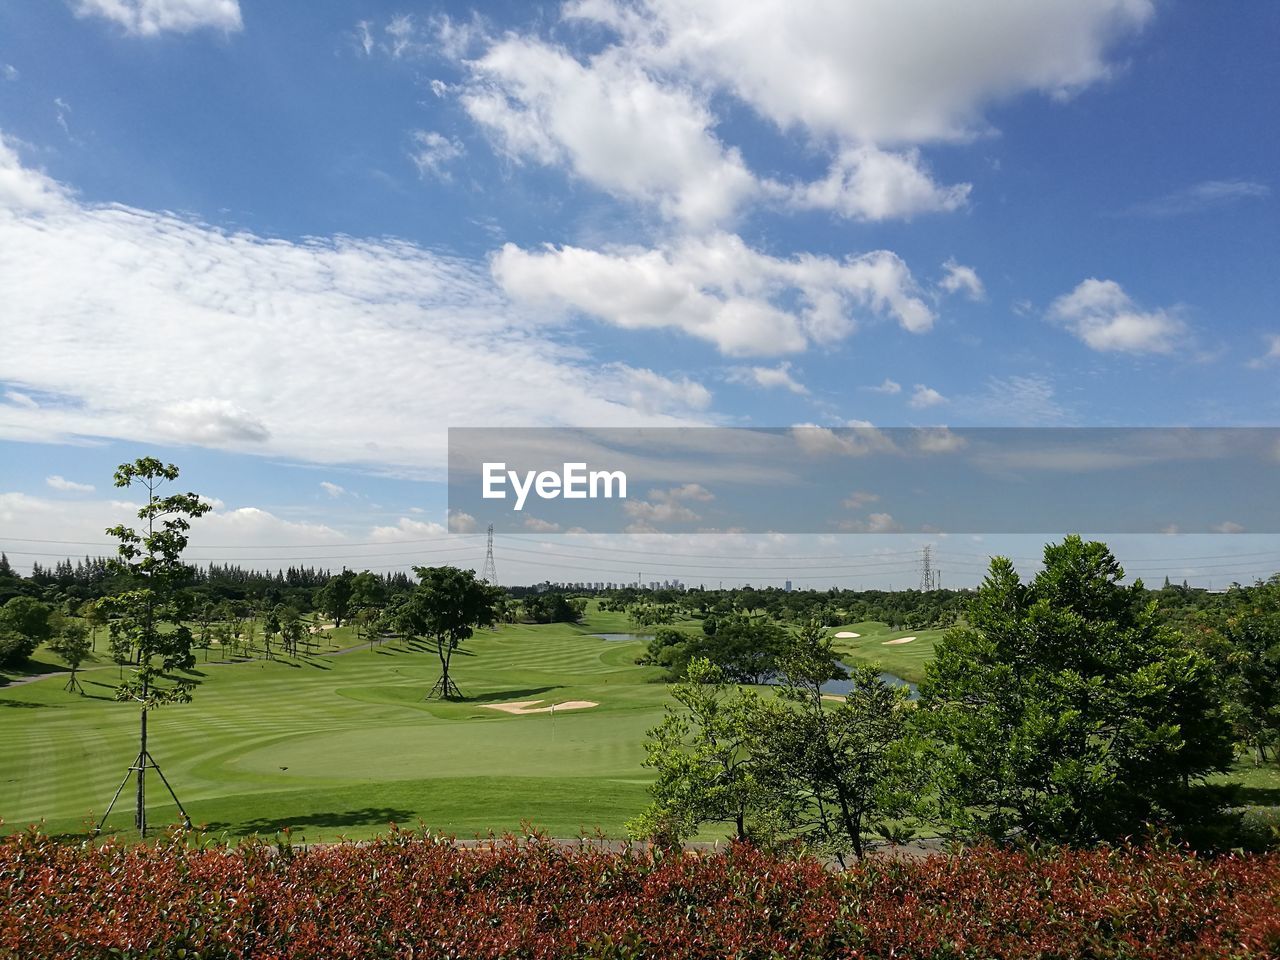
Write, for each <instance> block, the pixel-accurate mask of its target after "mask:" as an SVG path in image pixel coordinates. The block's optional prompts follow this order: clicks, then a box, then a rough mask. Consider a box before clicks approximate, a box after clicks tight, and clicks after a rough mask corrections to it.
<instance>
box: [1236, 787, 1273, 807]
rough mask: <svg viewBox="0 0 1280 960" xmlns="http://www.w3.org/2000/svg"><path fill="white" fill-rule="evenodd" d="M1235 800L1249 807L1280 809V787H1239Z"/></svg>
mask: <svg viewBox="0 0 1280 960" xmlns="http://www.w3.org/2000/svg"><path fill="white" fill-rule="evenodd" d="M1233 799H1234V801H1235V802H1236V803H1239V804H1241V805H1243V806H1247V807H1280V787H1246V786H1237V787H1236V790H1235V793H1234V798H1233Z"/></svg>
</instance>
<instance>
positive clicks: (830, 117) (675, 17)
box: [566, 0, 1155, 144]
mask: <svg viewBox="0 0 1280 960" xmlns="http://www.w3.org/2000/svg"><path fill="white" fill-rule="evenodd" d="M1154 10H1155V5H1154V3H1153V2H1152V0H1038V2H1036V3H1024V2H1021V0H973V2H969V3H953V2H950V0H868V2H860V3H849V2H847V0H812V2H806V3H779V2H776V0H634V2H624V0H576V2H572V3H570V4H568V6H567V7H566V13H567V15H568V16H570V17H573V18H577V19H581V20H589V21H593V22H595V23H597V24H600V25H603V26H605V27H607V28H609V29H611V30H613V31H615V32H616V33H617V34H618V35H619V37H621V38H622V42H624V43H625V44H626V45H627V47H628V48H629V49H631V50H632V51H634V53H633V55H634V56H636V57H637V58H640V59H643V61H644V62H645V63H646V64H649V65H650V66H651V69H654V70H665V71H668V72H669V73H671V74H675V75H678V76H683V77H691V78H695V79H696V80H697V81H699V82H701V83H704V84H707V85H712V86H714V87H715V88H718V89H722V90H724V91H727V92H729V93H730V94H732V95H734V96H736V97H737V98H739V99H740V100H742V101H744V102H746V103H748V104H750V105H751V106H752V107H753V108H754V109H755V110H756V111H757V112H758V113H760V114H761V115H762V116H763V117H765V118H767V119H769V120H771V121H773V122H774V123H776V124H777V125H778V126H779V127H782V128H784V129H789V128H800V129H803V130H805V131H807V132H809V133H810V134H812V135H815V136H818V137H833V138H836V139H838V140H841V141H843V142H845V143H849V144H866V143H880V144H883V143H895V142H897V143H907V142H915V143H920V142H925V141H929V140H951V139H957V138H963V137H968V136H972V135H974V134H975V133H979V132H982V131H983V130H984V129H986V123H985V121H984V120H983V116H982V115H983V110H984V108H985V107H986V106H987V105H988V104H991V103H994V102H999V101H1003V100H1007V99H1009V98H1011V97H1014V96H1016V95H1019V94H1023V93H1027V92H1040V93H1045V94H1049V95H1051V96H1055V97H1063V96H1068V95H1070V94H1072V93H1073V92H1075V91H1077V90H1080V89H1082V88H1083V87H1086V86H1088V85H1089V84H1092V83H1095V82H1097V81H1099V80H1101V79H1105V78H1106V77H1107V76H1108V75H1109V73H1110V69H1111V68H1110V65H1109V62H1108V54H1109V52H1110V49H1111V48H1112V46H1113V45H1114V44H1115V42H1116V41H1117V40H1119V39H1121V38H1123V37H1125V36H1129V35H1132V34H1133V33H1135V32H1136V31H1138V30H1139V29H1140V28H1141V27H1142V26H1143V25H1145V24H1146V23H1147V21H1148V20H1149V19H1150V18H1151V16H1152V15H1153V13H1154ZM922 24H928V29H922V27H921V25H922Z"/></svg>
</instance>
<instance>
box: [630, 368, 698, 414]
mask: <svg viewBox="0 0 1280 960" xmlns="http://www.w3.org/2000/svg"><path fill="white" fill-rule="evenodd" d="M612 369H614V370H615V371H616V372H617V376H618V380H617V383H618V387H619V390H618V400H619V402H622V403H626V404H628V405H629V406H631V407H632V408H634V409H636V410H639V411H641V412H642V413H648V414H661V413H681V414H694V413H695V412H697V411H701V410H706V409H707V408H708V407H709V406H711V391H710V390H708V389H707V388H706V387H704V386H703V385H702V384H700V383H698V382H697V381H696V380H690V379H689V378H688V377H675V378H673V377H664V376H663V375H662V374H660V373H655V372H654V371H652V370H648V369H644V368H636V367H628V366H626V365H625V364H614V365H613V366H612Z"/></svg>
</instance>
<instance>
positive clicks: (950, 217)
mask: <svg viewBox="0 0 1280 960" xmlns="http://www.w3.org/2000/svg"><path fill="white" fill-rule="evenodd" d="M1278 39H1280V10H1277V8H1276V6H1275V5H1274V4H1269V3H1265V2H1244V3H1239V4H1233V5H1231V7H1230V10H1229V13H1227V12H1224V9H1223V8H1222V7H1221V6H1219V5H1215V4H1201V3H1191V2H1147V0H1039V2H1036V3H1030V4H1028V3H1025V2H1021V0H981V2H976V0H975V2H973V3H969V4H965V5H956V4H952V3H947V2H942V0H911V2H889V0H866V2H860V3H848V2H839V3H835V2H833V3H818V2H814V3H809V4H785V3H768V2H759V0H738V2H733V3H730V2H727V0H698V2H680V3H675V2H666V0H637V2H627V3H622V2H615V0H578V2H574V3H568V4H565V5H556V4H548V5H545V6H541V7H531V6H529V5H527V4H485V5H465V4H457V5H455V4H421V3H408V4H406V3H378V2H342V3H340V2H316V3H311V4H308V5H306V12H305V14H302V13H300V12H299V8H298V7H296V6H294V5H286V4H279V3H266V2H254V0H240V2H237V0H66V2H64V0H48V2H36V0H27V2H17V3H10V4H6V5H4V7H3V8H0V291H2V292H3V295H2V296H0V546H2V547H5V548H6V549H9V548H10V547H12V548H13V549H12V550H11V552H13V553H15V554H16V553H17V548H18V547H19V546H21V545H22V544H26V545H27V546H28V547H33V546H34V547H36V548H37V549H30V550H28V551H25V552H26V553H27V554H28V555H29V556H28V557H27V559H31V558H32V557H34V555H35V554H38V553H55V552H57V550H58V549H60V548H61V546H62V545H60V544H49V543H46V544H43V545H41V544H38V543H37V542H36V541H39V540H42V539H43V540H53V541H60V540H83V541H90V543H86V544H85V546H86V547H88V548H92V546H93V543H92V542H93V541H99V540H100V539H101V537H100V535H99V533H98V531H100V529H101V528H102V527H103V526H105V524H106V523H107V522H114V521H115V520H116V519H118V515H119V511H120V507H119V506H118V505H113V503H112V498H113V497H114V496H115V494H114V493H113V492H112V491H111V489H110V482H109V477H110V472H111V468H112V466H113V465H114V464H115V463H117V462H119V461H120V460H122V459H129V458H132V457H134V456H136V455H139V454H140V453H143V452H155V453H157V454H158V455H162V456H165V457H166V458H168V459H172V460H175V461H177V462H178V463H179V464H180V465H182V466H183V467H184V471H185V475H186V477H187V478H188V479H189V481H190V485H191V486H193V487H195V488H197V489H199V490H201V491H202V492H207V493H208V494H209V495H210V496H211V497H214V498H216V499H217V500H218V501H219V503H220V507H219V509H218V510H217V511H215V513H214V514H212V515H211V519H210V520H209V521H208V530H207V531H206V533H205V534H203V536H204V540H203V541H197V542H203V543H207V544H210V545H212V544H219V545H226V549H224V550H222V551H220V552H219V551H217V550H215V549H213V547H212V546H210V547H209V548H208V549H207V550H206V551H205V552H204V554H203V555H205V556H214V555H218V556H223V557H228V558H232V557H234V558H236V559H245V560H247V559H248V558H250V557H268V556H270V557H271V558H272V559H273V560H274V558H275V557H277V556H284V555H289V556H294V555H296V556H308V557H310V556H331V557H334V558H341V559H338V560H337V562H336V563H335V565H339V564H340V563H342V562H347V561H346V558H347V557H348V556H356V555H358V556H360V557H363V558H367V559H368V562H369V564H370V565H374V566H378V565H382V566H388V567H390V566H395V565H399V564H403V563H405V562H408V561H406V560H405V559H403V555H404V554H406V553H407V552H408V551H409V550H410V549H411V548H416V547H418V546H419V545H420V544H421V545H423V546H424V548H425V544H426V541H428V540H433V539H434V538H437V537H439V536H440V535H441V533H442V532H443V531H442V527H441V524H442V523H443V522H444V510H445V504H444V487H443V484H441V483H440V482H439V480H440V478H441V475H442V472H443V467H444V453H445V429H446V428H447V427H448V426H451V425H452V426H539V425H557V426H565V425H568V426H591V427H618V426H667V425H683V424H718V425H743V426H770V427H777V426H791V425H796V424H817V425H820V426H829V427H840V426H846V425H849V424H851V423H854V424H858V423H872V424H875V425H877V426H890V425H912V426H917V425H940V424H945V425H950V426H976V425H1022V426H1026V425H1029V426H1099V425H1139V426H1146V425H1184V424H1185V425H1196V426H1241V425H1272V424H1275V423H1276V422H1277V420H1280V392H1277V390H1276V377H1277V373H1278V372H1280V315H1278V314H1277V306H1276V305H1277V303H1280V272H1278V271H1277V270H1276V269H1275V264H1276V256H1277V252H1278V251H1280V215H1278V212H1277V202H1278V201H1277V197H1276V193H1275V191H1276V189H1277V186H1278V185H1277V183H1276V182H1275V177H1276V171H1277V170H1278V169H1280V162H1278V161H1280V126H1278V125H1277V124H1276V123H1275V122H1274V104H1275V103H1276V102H1277V101H1278V100H1280V60H1278V59H1277V58H1276V57H1275V55H1274V51H1275V48H1276V42H1277V40H1278ZM49 478H62V481H64V482H62V483H61V484H59V483H57V482H54V483H51V482H50V479H49ZM68 482H69V483H70V484H71V486H68ZM322 484H328V485H329V486H328V487H325V486H322ZM75 485H79V486H82V487H83V486H93V487H94V489H93V490H91V491H90V490H84V489H76V488H75ZM336 488H341V489H340V490H338V489H336ZM480 522H481V523H482V522H483V518H480ZM6 538H8V539H6ZM1251 539H1253V538H1248V537H1245V538H1239V537H1237V538H1232V539H1231V542H1229V543H1227V544H1226V545H1225V546H1223V545H1222V541H1219V540H1213V541H1212V542H1213V544H1214V546H1212V547H1209V546H1206V545H1205V543H1204V542H1201V541H1199V540H1197V539H1196V538H1185V539H1184V538H1163V539H1162V540H1161V541H1160V542H1158V543H1149V544H1145V545H1143V544H1141V543H1139V542H1138V541H1135V542H1134V544H1133V545H1132V546H1131V549H1132V550H1133V556H1134V557H1135V559H1136V561H1137V562H1147V563H1150V564H1151V569H1152V571H1155V570H1156V569H1157V568H1158V565H1157V563H1156V561H1157V560H1164V559H1168V558H1170V557H1173V556H1175V555H1177V556H1179V557H1183V558H1193V559H1194V558H1203V557H1212V558H1214V560H1216V559H1217V558H1218V556H1219V555H1224V554H1230V553H1232V552H1233V551H1234V552H1241V551H1244V552H1247V553H1250V554H1251V555H1253V557H1252V558H1251V559H1250V560H1249V563H1248V564H1245V565H1244V566H1243V567H1242V568H1241V572H1242V573H1243V572H1248V573H1253V572H1255V567H1258V565H1260V564H1264V563H1270V559H1268V558H1267V557H1265V556H1264V554H1265V551H1267V550H1276V552H1275V554H1274V559H1275V563H1274V565H1273V566H1274V567H1280V550H1277V549H1276V545H1275V542H1274V541H1273V540H1265V542H1264V541H1262V540H1254V541H1253V542H1251V543H1249V544H1247V545H1246V544H1245V543H1243V540H1251ZM405 541H409V543H408V545H407V546H404V547H402V548H397V550H396V551H392V548H391V547H389V546H388V547H386V548H383V549H384V550H385V551H387V552H386V553H384V554H380V553H378V552H377V551H378V549H379V548H378V547H370V548H363V547H362V548H359V549H357V548H356V547H354V546H350V545H352V544H357V543H361V544H362V543H366V542H367V543H371V544H380V543H385V544H392V543H404V542H405ZM923 542H926V541H925V539H924V538H907V537H899V538H896V539H895V538H884V539H883V540H881V539H878V538H867V537H863V538H858V537H852V538H844V539H842V540H840V542H839V543H838V545H837V546H838V549H839V550H840V551H848V552H849V553H850V555H859V556H860V555H863V554H866V553H867V552H868V551H876V550H880V551H884V552H885V553H886V555H892V556H894V557H895V558H897V557H899V555H900V556H901V558H902V559H901V563H902V565H903V571H904V573H903V576H906V572H908V571H909V566H910V564H909V563H908V557H909V555H913V554H914V552H915V551H917V550H918V548H919V546H920V544H922V543H923ZM276 545H290V546H291V547H293V548H295V549H293V552H291V553H290V552H288V551H284V550H283V549H282V550H281V551H280V552H278V553H276V554H270V553H269V551H268V552H267V553H264V552H262V549H260V548H271V547H275V546H276ZM935 545H936V546H937V547H938V549H942V546H943V545H939V544H935ZM432 546H433V547H434V546H436V544H434V543H433V544H432ZM651 547H652V548H653V549H655V550H657V551H658V552H659V553H661V554H663V555H666V554H670V553H672V552H677V553H678V552H684V553H692V554H697V555H704V554H710V553H715V552H717V551H721V550H723V551H725V552H726V555H729V556H742V555H744V553H745V555H747V556H753V555H755V554H756V553H759V555H760V556H765V557H785V556H791V557H803V556H819V555H822V556H825V555H828V554H829V552H830V550H832V549H836V546H830V547H823V548H821V549H819V548H818V547H817V546H814V545H812V544H806V543H802V542H782V543H771V542H758V541H751V542H749V543H735V544H723V543H722V544H719V545H716V544H715V543H714V542H708V541H698V540H696V539H695V540H694V541H693V542H692V543H683V542H682V543H681V544H660V545H657V546H654V545H652V544H649V543H645V542H643V541H641V540H637V541H636V542H635V543H633V544H631V545H630V547H627V549H631V548H634V549H636V550H637V551H638V552H641V551H643V550H646V549H650V548H651ZM304 548H306V549H310V551H311V552H310V553H308V552H306V549H304ZM512 548H513V550H514V549H518V547H517V546H516V545H514V544H513V545H512ZM613 548H614V549H618V545H617V544H616V543H615V544H614V545H613ZM997 548H1000V549H1002V548H1003V547H1002V546H1001V545H1000V544H998V543H997V544H993V543H991V542H986V543H982V544H973V545H971V546H970V547H968V548H966V550H967V554H966V556H967V559H975V558H976V560H977V561H980V555H981V554H982V553H984V552H986V551H988V550H990V549H997ZM449 549H450V550H456V555H457V557H458V558H459V561H460V562H463V561H465V562H474V561H472V560H471V559H470V557H471V553H469V552H468V551H471V552H474V549H475V548H474V543H473V541H469V540H461V541H457V542H456V543H454V544H453V545H452V546H450V547H449ZM546 549H547V551H549V553H550V552H553V551H554V549H556V548H554V546H553V547H548V548H546ZM559 549H561V550H562V551H563V550H564V549H566V548H564V547H561V548H559ZM584 549H585V548H584ZM599 549H603V548H599ZM957 549H958V548H957ZM255 550H256V551H257V552H254V551H255ZM344 550H346V551H349V552H348V553H343V551H344ZM326 551H327V553H326ZM393 552H394V553H395V554H396V555H395V556H392V555H391V554H392V553H393ZM1010 552H1017V553H1022V554H1034V553H1035V550H1034V548H1032V547H1030V546H1028V545H1026V544H1021V545H1015V546H1014V547H1012V548H1011V550H1010ZM968 554H972V556H971V557H969V556H968ZM446 555H449V556H452V555H453V554H449V553H448V551H445V552H443V553H441V556H446ZM519 556H520V555H518V554H514V555H513V559H512V562H511V563H510V564H509V565H508V566H506V567H505V568H504V571H503V572H504V579H512V580H514V579H529V578H532V576H533V575H534V574H536V573H537V572H538V570H537V567H536V565H533V564H531V563H529V564H527V563H524V562H521V561H520V560H519ZM958 558H959V553H958V556H957V560H958ZM14 559H15V560H20V558H19V557H18V556H16V555H15V556H14ZM562 559H563V558H562ZM668 562H671V561H668ZM966 562H967V561H966ZM1179 562H1180V563H1182V562H1181V561H1179ZM1242 563H1243V561H1242ZM574 566H575V565H574V563H570V562H569V561H568V560H567V559H564V562H563V565H562V569H561V570H560V571H559V572H560V573H563V574H564V575H565V576H569V577H572V578H573V579H580V578H588V577H589V578H590V579H610V578H611V577H609V576H593V575H592V569H594V568H599V569H601V570H603V567H600V565H599V564H596V565H595V566H594V567H593V565H592V564H590V563H587V562H585V561H583V562H582V563H581V564H579V565H578V568H577V572H576V573H575V572H574ZM1246 567H1247V569H1245V568H1246ZM979 568H980V563H979V565H978V566H977V567H975V568H974V574H975V576H976V573H977V572H980V569H979ZM1202 568H1203V569H1202ZM672 569H673V571H674V569H675V568H674V567H672ZM685 569H686V572H688V571H689V570H692V569H694V567H692V566H690V567H688V568H685ZM957 569H960V568H959V567H957ZM1218 569H1220V568H1216V567H1210V566H1206V565H1205V564H1200V565H1199V566H1197V565H1196V563H1193V562H1191V560H1188V561H1187V562H1186V563H1182V565H1181V566H1180V567H1179V570H1181V571H1183V572H1188V571H1190V572H1191V575H1193V576H1194V575H1197V574H1198V575H1201V576H1202V578H1203V579H1205V581H1206V582H1207V580H1208V579H1209V577H1210V573H1209V571H1210V570H1218ZM1259 569H1260V567H1259ZM700 572H703V573H708V572H709V571H700ZM1228 572H1230V571H1228ZM548 575H550V574H548ZM552 578H553V579H556V578H557V577H555V576H554V575H552ZM539 579H541V577H539ZM683 579H690V578H689V577H688V576H685V577H684V578H683Z"/></svg>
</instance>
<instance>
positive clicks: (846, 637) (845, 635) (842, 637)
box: [836, 630, 862, 640]
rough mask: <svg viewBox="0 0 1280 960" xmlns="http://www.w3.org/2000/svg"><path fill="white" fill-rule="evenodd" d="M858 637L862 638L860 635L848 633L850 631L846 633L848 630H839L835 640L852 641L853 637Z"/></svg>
mask: <svg viewBox="0 0 1280 960" xmlns="http://www.w3.org/2000/svg"><path fill="white" fill-rule="evenodd" d="M860 636H862V634H860V633H852V632H850V631H848V630H841V631H840V632H839V633H837V634H836V639H837V640H852V639H853V638H854V637H860Z"/></svg>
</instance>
